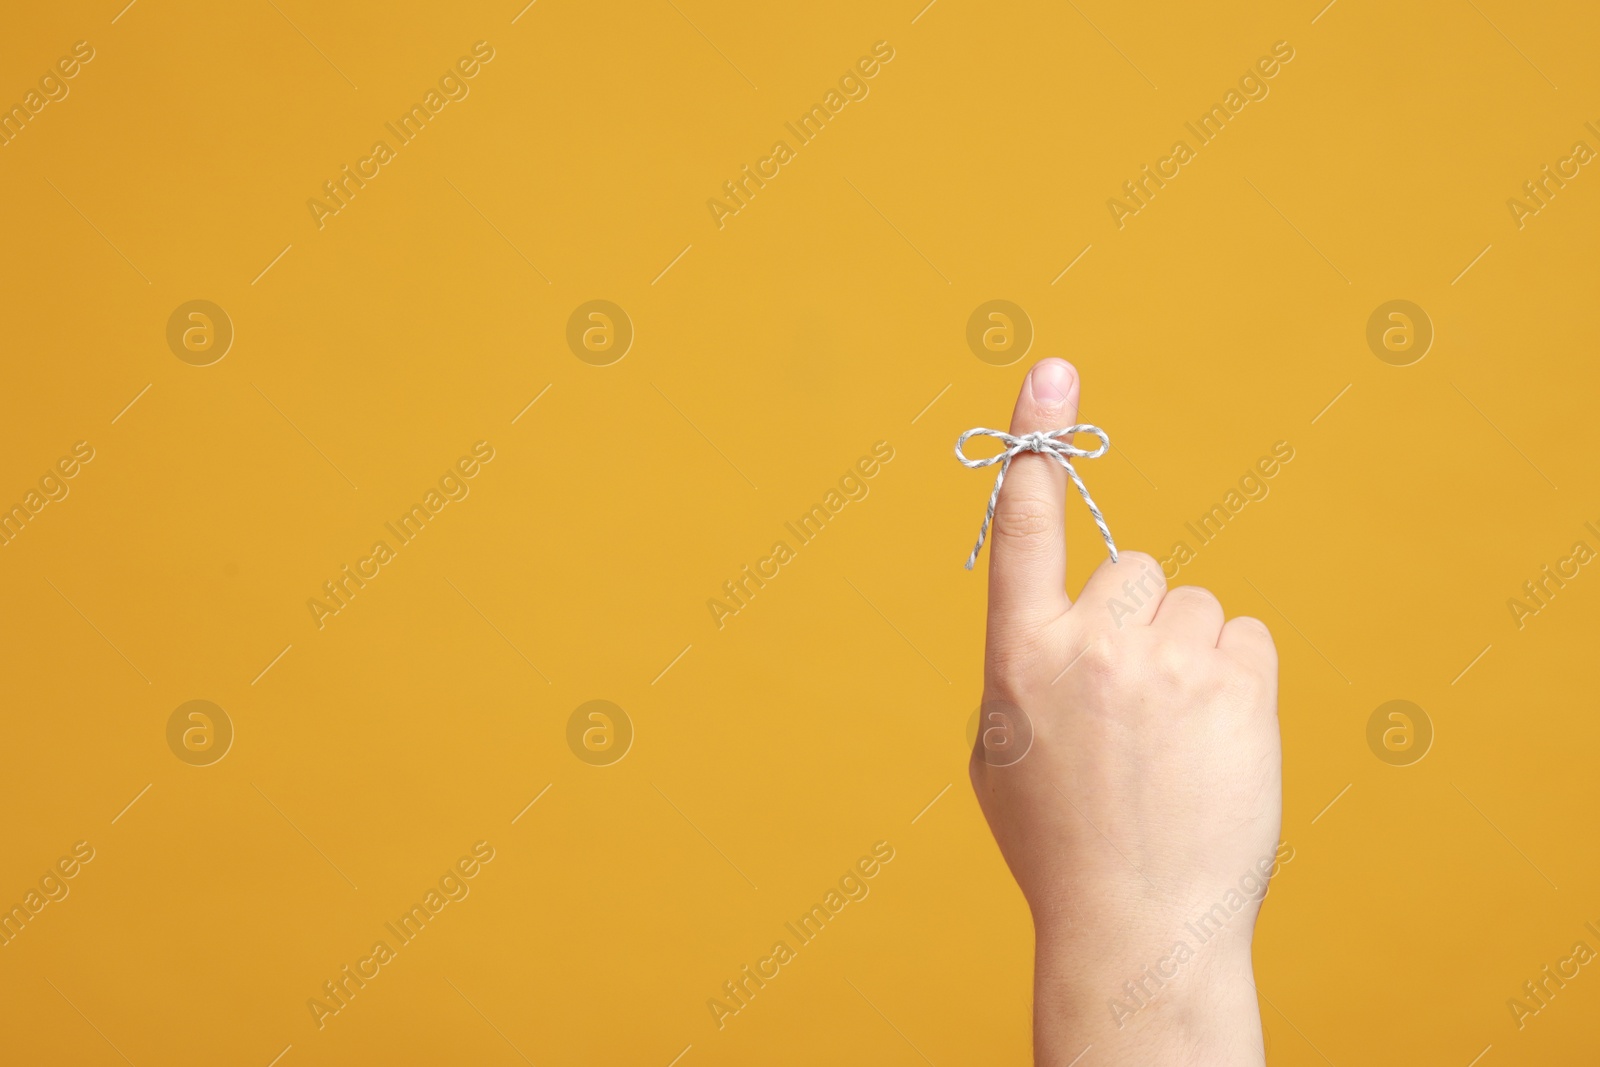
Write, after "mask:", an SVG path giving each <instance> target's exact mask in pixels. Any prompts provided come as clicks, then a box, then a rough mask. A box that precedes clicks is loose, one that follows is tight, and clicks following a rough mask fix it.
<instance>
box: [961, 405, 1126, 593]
mask: <svg viewBox="0 0 1600 1067" xmlns="http://www.w3.org/2000/svg"><path fill="white" fill-rule="evenodd" d="M1078 433H1092V434H1094V435H1095V436H1096V437H1098V438H1100V447H1099V448H1096V449H1094V450H1093V451H1090V450H1089V449H1085V448H1079V447H1078V446H1077V445H1075V444H1073V443H1072V436H1073V434H1078ZM980 434H981V435H984V436H987V437H997V438H999V439H1000V443H1001V444H1003V445H1005V446H1006V450H1005V451H1004V452H1001V453H1000V454H999V455H996V456H990V457H988V458H987V459H968V458H967V456H966V454H965V453H964V452H962V451H961V449H962V446H963V445H965V444H966V443H967V439H968V438H969V437H974V436H977V435H980ZM1110 447H1111V438H1110V437H1109V436H1108V435H1107V434H1106V432H1105V431H1104V430H1102V429H1101V428H1100V427H1098V426H1091V425H1089V424H1088V423H1086V422H1083V423H1079V424H1078V425H1076V426H1068V427H1066V428H1064V429H1060V430H1039V431H1037V432H1034V433H1027V434H1023V435H1022V436H1021V437H1017V436H1014V435H1012V434H1009V433H1005V432H1004V431H1001V430H987V429H983V428H982V427H979V428H977V429H972V430H968V431H967V432H966V433H964V434H962V435H961V436H960V437H958V438H956V458H957V459H959V460H960V461H961V464H962V466H964V467H970V468H972V469H974V470H976V469H977V468H979V467H991V466H993V465H994V464H996V463H998V464H1000V473H999V474H997V475H996V476H995V479H994V492H992V493H990V494H989V508H988V510H987V511H985V512H984V516H983V525H982V526H981V527H979V529H978V543H977V544H975V545H973V546H972V555H970V556H968V557H967V570H969V571H970V570H971V569H972V565H973V563H975V562H976V561H977V559H978V552H979V551H980V550H982V548H983V542H984V539H985V538H987V537H988V536H989V526H990V524H991V523H993V522H994V508H995V503H996V502H997V501H999V499H1000V486H1002V485H1003V484H1005V480H1006V471H1008V470H1010V469H1011V461H1012V460H1013V459H1016V458H1017V456H1019V455H1021V454H1022V453H1024V452H1038V453H1039V454H1040V455H1044V456H1053V457H1055V458H1056V459H1057V460H1059V461H1060V463H1061V465H1062V466H1063V467H1065V468H1067V477H1069V478H1071V479H1072V484H1073V485H1075V486H1077V487H1078V492H1079V493H1080V494H1082V495H1083V502H1084V503H1085V504H1087V505H1089V514H1090V515H1092V516H1094V524H1095V525H1096V526H1098V527H1100V536H1101V537H1103V538H1105V540H1106V547H1107V548H1109V549H1110V550H1111V561H1112V562H1113V563H1115V562H1116V560H1117V543H1116V542H1115V541H1113V540H1112V539H1111V529H1110V527H1108V526H1106V520H1105V516H1104V515H1101V514H1100V509H1099V508H1098V507H1096V506H1095V503H1094V498H1093V497H1091V496H1090V495H1089V489H1088V487H1087V486H1085V485H1084V484H1083V479H1082V478H1080V477H1078V472H1077V471H1076V470H1074V469H1073V466H1072V460H1073V458H1077V459H1099V458H1100V457H1101V456H1103V455H1105V454H1106V451H1107V450H1108V449H1109V448H1110Z"/></svg>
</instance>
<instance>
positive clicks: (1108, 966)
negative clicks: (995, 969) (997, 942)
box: [1034, 924, 1264, 1067]
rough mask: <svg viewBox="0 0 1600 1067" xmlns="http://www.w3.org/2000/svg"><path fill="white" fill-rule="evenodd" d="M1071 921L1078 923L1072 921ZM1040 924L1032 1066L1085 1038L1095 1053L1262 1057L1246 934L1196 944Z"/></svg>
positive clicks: (1048, 1063)
mask: <svg viewBox="0 0 1600 1067" xmlns="http://www.w3.org/2000/svg"><path fill="white" fill-rule="evenodd" d="M1078 931H1079V932H1080V933H1081V932H1083V931H1084V926H1083V925H1081V924H1080V926H1079V927H1078ZM1092 940H1093V939H1089V938H1085V937H1082V936H1074V935H1071V934H1057V933H1055V932H1053V931H1049V930H1042V931H1040V933H1039V936H1038V938H1037V945H1036V951H1035V957H1034V1045H1035V1056H1036V1062H1037V1064H1039V1065H1040V1067H1066V1065H1067V1064H1069V1063H1072V1062H1073V1060H1074V1058H1075V1057H1077V1056H1078V1055H1080V1054H1081V1053H1082V1052H1083V1051H1084V1050H1085V1048H1086V1047H1089V1046H1091V1045H1092V1046H1093V1047H1094V1049H1095V1051H1096V1054H1097V1056H1098V1057H1105V1058H1103V1059H1099V1060H1098V1062H1102V1063H1124V1062H1126V1063H1140V1064H1154V1065H1161V1064H1169V1063H1170V1064H1185V1065H1188V1064H1194V1065H1201V1067H1209V1065H1212V1064H1215V1065H1218V1067H1223V1065H1226V1067H1239V1065H1241V1064H1243V1065H1249V1064H1261V1063H1263V1062H1264V1054H1263V1051H1262V1046H1261V1016H1260V1009H1259V1008H1258V1006H1257V1001H1256V992H1255V981H1254V976H1253V972H1252V969H1251V961H1250V944H1249V940H1248V938H1243V939H1239V938H1232V939H1224V938H1217V939H1215V940H1213V941H1210V942H1206V943H1202V944H1196V943H1195V938H1193V937H1190V936H1187V935H1186V934H1184V933H1182V932H1180V933H1179V934H1178V935H1171V936H1164V935H1132V934H1131V931H1129V930H1128V929H1127V928H1124V929H1122V930H1120V931H1116V930H1107V931H1106V934H1105V936H1104V939H1103V940H1104V941H1105V943H1103V944H1095V943H1092Z"/></svg>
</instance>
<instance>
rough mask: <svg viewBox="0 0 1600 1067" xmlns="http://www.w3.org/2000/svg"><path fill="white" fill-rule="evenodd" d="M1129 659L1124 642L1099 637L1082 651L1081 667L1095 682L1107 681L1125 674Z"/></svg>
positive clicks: (1114, 679)
mask: <svg viewBox="0 0 1600 1067" xmlns="http://www.w3.org/2000/svg"><path fill="white" fill-rule="evenodd" d="M1131 660H1132V656H1131V655H1130V654H1129V650H1128V647H1127V644H1126V643H1125V642H1123V641H1116V640H1111V639H1108V638H1105V637H1101V638H1098V639H1096V640H1095V641H1094V642H1093V643H1092V644H1090V645H1089V647H1088V649H1087V650H1086V651H1085V652H1084V653H1083V663H1082V667H1083V668H1084V670H1085V672H1086V673H1087V674H1088V675H1089V676H1090V677H1091V678H1093V679H1095V680H1096V681H1097V682H1100V683H1108V682H1115V681H1118V680H1119V679H1121V678H1123V677H1124V676H1126V674H1127V673H1128V665H1129V663H1130V662H1131Z"/></svg>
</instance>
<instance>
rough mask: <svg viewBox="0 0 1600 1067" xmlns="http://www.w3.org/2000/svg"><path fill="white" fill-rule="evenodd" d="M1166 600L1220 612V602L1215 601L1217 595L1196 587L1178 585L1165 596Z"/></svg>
mask: <svg viewBox="0 0 1600 1067" xmlns="http://www.w3.org/2000/svg"><path fill="white" fill-rule="evenodd" d="M1167 599H1168V600H1176V601H1177V602H1178V603H1179V604H1181V605H1185V606H1189V607H1194V608H1198V609H1207V610H1210V609H1214V610H1216V611H1218V612H1220V611H1221V610H1222V601H1220V600H1218V599H1217V594H1215V593H1213V592H1212V591H1211V590H1209V589H1205V588H1202V587H1200V586H1198V585H1180V586H1178V588H1176V589H1174V590H1172V591H1171V592H1170V593H1168V594H1167Z"/></svg>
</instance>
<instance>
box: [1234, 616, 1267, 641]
mask: <svg viewBox="0 0 1600 1067" xmlns="http://www.w3.org/2000/svg"><path fill="white" fill-rule="evenodd" d="M1228 625H1229V626H1232V627H1234V628H1236V629H1238V630H1239V631H1240V632H1241V633H1242V634H1244V635H1246V636H1249V637H1254V638H1258V639H1260V640H1262V641H1265V642H1266V643H1267V644H1269V645H1270V644H1272V643H1273V642H1272V631H1271V630H1270V629H1268V627H1267V624H1266V623H1264V622H1262V621H1261V620H1260V619H1258V618H1255V617H1254V616H1252V615H1240V616H1239V617H1238V618H1235V619H1230V620H1228Z"/></svg>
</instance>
